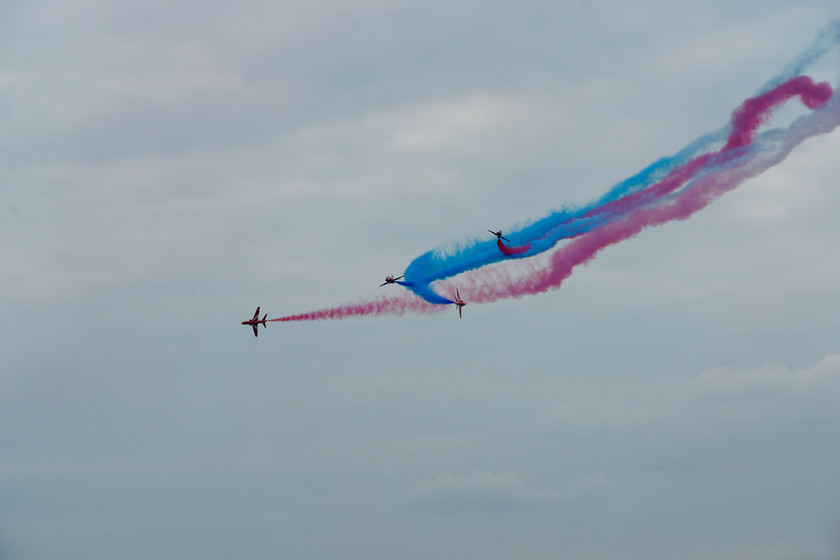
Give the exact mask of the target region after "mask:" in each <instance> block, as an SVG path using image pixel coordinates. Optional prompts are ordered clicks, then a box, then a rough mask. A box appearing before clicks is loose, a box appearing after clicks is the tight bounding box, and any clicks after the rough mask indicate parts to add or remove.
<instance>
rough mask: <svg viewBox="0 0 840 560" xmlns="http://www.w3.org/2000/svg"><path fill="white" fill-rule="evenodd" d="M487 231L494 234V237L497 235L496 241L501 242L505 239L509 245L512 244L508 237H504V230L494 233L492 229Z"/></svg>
mask: <svg viewBox="0 0 840 560" xmlns="http://www.w3.org/2000/svg"><path fill="white" fill-rule="evenodd" d="M487 231H489V232H490V233H492V234H493V235H495V236H496V239H499V240H502V239H504V240H505V241H507V242H508V243H510V239H508V238H507V237H505V236H504V235H502V230H499V231H493V230H492V229H488V230H487Z"/></svg>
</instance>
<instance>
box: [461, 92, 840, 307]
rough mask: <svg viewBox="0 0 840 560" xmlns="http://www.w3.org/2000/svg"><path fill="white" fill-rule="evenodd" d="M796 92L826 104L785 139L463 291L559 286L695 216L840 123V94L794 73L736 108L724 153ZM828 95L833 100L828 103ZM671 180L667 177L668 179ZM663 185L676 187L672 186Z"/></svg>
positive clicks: (479, 295)
mask: <svg viewBox="0 0 840 560" xmlns="http://www.w3.org/2000/svg"><path fill="white" fill-rule="evenodd" d="M794 81H795V85H793V86H792V85H791V82H794ZM793 96H800V97H801V98H803V102H805V103H806V104H808V105H809V106H810V105H811V104H813V105H814V106H816V107H819V106H820V105H823V107H822V108H821V109H820V110H819V111H817V112H814V113H812V114H810V115H808V117H805V118H802V119H800V120H798V121H797V122H795V123H794V124H793V125H791V127H790V129H789V130H788V131H787V132H786V134H785V136H784V138H783V140H782V142H781V143H779V144H778V145H777V146H775V147H774V146H763V145H762V146H758V147H757V149H756V150H755V152H754V153H753V154H750V155H749V157H746V158H745V159H744V161H742V162H741V163H740V164H731V163H730V165H725V164H724V165H723V166H722V167H719V168H716V169H712V170H707V171H706V172H705V174H702V175H700V176H698V177H696V178H694V179H693V180H692V181H691V183H690V185H689V186H688V187H686V188H685V189H683V191H681V192H679V193H677V194H676V195H674V196H673V197H671V198H668V199H664V200H661V201H657V202H654V203H653V204H649V205H646V206H642V207H639V208H637V209H635V210H633V211H632V212H631V213H629V214H628V215H627V216H626V217H624V218H622V219H618V220H615V221H612V222H609V223H607V224H605V225H603V226H601V227H599V228H595V229H593V230H590V231H589V232H587V233H584V234H581V235H579V236H578V237H576V238H575V239H572V240H571V241H569V242H568V244H566V245H565V246H564V247H562V248H561V249H559V250H557V251H556V252H555V253H553V254H552V255H551V259H550V261H549V263H548V265H547V266H544V267H542V268H538V269H531V270H530V271H529V273H528V274H527V275H525V276H522V275H520V274H516V275H514V274H512V273H511V271H508V270H500V269H493V270H488V271H475V272H472V273H468V274H466V275H464V276H465V278H464V282H462V283H460V284H461V286H462V292H463V294H464V295H465V297H469V300H470V301H473V302H476V303H488V302H492V301H497V300H499V299H504V298H509V297H514V298H517V297H522V296H524V295H532V294H537V293H540V292H544V291H546V290H549V289H557V288H559V287H560V285H561V284H562V283H563V281H565V280H566V278H568V277H569V276H570V275H571V274H572V271H573V269H574V268H575V267H576V266H578V265H581V264H586V263H587V262H589V261H590V260H592V259H593V258H594V257H595V256H596V255H597V254H598V252H600V251H601V250H603V249H604V248H606V247H608V246H610V245H614V244H616V243H618V242H620V241H624V240H626V239H629V238H631V237H634V236H635V235H637V234H638V233H639V232H641V231H642V230H643V229H645V228H647V227H651V226H656V225H660V224H663V223H665V222H669V221H672V220H684V219H686V218H688V217H690V216H691V215H693V214H694V213H696V212H698V211H699V210H702V209H703V208H705V207H706V206H708V205H709V204H710V203H711V202H712V201H713V200H714V199H716V198H717V197H719V196H720V195H722V194H724V193H726V192H728V191H730V190H732V189H734V188H736V187H737V186H738V185H740V184H741V183H742V182H744V181H745V180H747V179H749V178H751V177H755V176H756V175H758V174H760V173H762V172H763V171H765V170H766V169H768V168H770V167H772V166H774V165H776V164H777V163H779V162H780V161H782V160H783V159H784V158H785V157H786V156H787V155H788V154H789V153H790V151H791V150H792V149H793V148H795V147H796V146H798V145H799V144H800V143H801V142H802V141H804V140H805V139H806V138H809V137H811V136H813V135H815V134H822V133H827V132H830V131H831V130H833V129H834V128H836V127H837V126H838V125H840V99H838V98H837V97H836V96H835V97H833V98H832V96H831V88H830V87H829V86H828V84H825V83H821V84H813V82H812V81H811V80H810V79H806V80H801V79H799V78H794V79H793V80H790V81H788V82H784V83H782V84H780V85H779V86H778V87H777V88H776V89H774V90H771V91H770V92H767V94H763V95H761V96H757V97H755V98H752V99H748V100H747V101H745V102H744V103H743V104H742V106H741V107H740V108H739V109H738V110H736V111H735V112H733V117H732V120H733V130H732V134H731V135H730V138H729V141H727V143H726V145H725V146H724V147H723V148H722V150H721V152H720V153H725V152H728V151H730V150H732V149H733V147H737V146H740V142H741V141H742V140H743V139H744V138H752V137H753V136H754V135H755V132H756V129H757V128H758V126H759V125H760V124H761V123H762V122H763V119H764V118H766V116H767V112H768V111H769V110H770V109H771V108H772V107H773V106H775V105H778V104H779V103H781V102H782V101H784V100H785V99H788V98H790V97H793ZM805 99H807V101H805ZM829 100H830V101H831V103H828V101H829ZM733 139H734V140H733ZM710 157H711V155H705V156H700V157H698V158H696V159H695V160H692V161H690V162H688V163H687V164H686V166H685V168H686V169H690V170H691V173H689V175H688V176H687V177H685V179H686V180H687V179H689V178H691V177H692V176H693V175H694V174H695V173H697V172H698V171H699V170H700V168H701V167H702V166H701V165H698V162H699V161H702V162H703V163H704V164H705V163H706V162H708V161H709V158H710ZM680 175H682V173H680ZM671 179H673V178H671ZM669 180H670V179H669V178H666V179H664V180H663V183H665V182H668V181H669ZM682 182H684V181H681V183H682ZM651 188H652V189H657V188H660V189H661V188H662V187H661V185H658V184H657V185H653V186H652V187H651ZM662 190H663V191H664V192H671V191H672V190H673V189H671V188H667V189H662ZM514 272H515V271H514ZM467 294H468V295H467Z"/></svg>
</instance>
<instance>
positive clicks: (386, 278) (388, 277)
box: [379, 276, 402, 288]
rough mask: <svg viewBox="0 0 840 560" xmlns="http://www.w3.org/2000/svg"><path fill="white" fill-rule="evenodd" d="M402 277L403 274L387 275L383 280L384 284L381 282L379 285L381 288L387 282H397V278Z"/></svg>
mask: <svg viewBox="0 0 840 560" xmlns="http://www.w3.org/2000/svg"><path fill="white" fill-rule="evenodd" d="M400 278H402V276H397V277H396V278H394V277H393V276H386V277H385V282H383V283H382V284H379V287H380V288H381V287H382V286H384V285H385V284H396V283H397V280H399V279H400Z"/></svg>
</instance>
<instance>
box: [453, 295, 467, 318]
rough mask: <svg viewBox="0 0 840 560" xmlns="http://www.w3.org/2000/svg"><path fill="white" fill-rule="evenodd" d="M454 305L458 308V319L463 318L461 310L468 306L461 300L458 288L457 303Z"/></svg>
mask: <svg viewBox="0 0 840 560" xmlns="http://www.w3.org/2000/svg"><path fill="white" fill-rule="evenodd" d="M452 303H454V304H455V305H457V306H458V317H461V318H463V315H462V314H461V310H462V309H463V308H464V306H465V305H467V302H466V301H464V300H462V299H461V293H460V292H459V291H458V289H457V288H456V289H455V301H453V302H452Z"/></svg>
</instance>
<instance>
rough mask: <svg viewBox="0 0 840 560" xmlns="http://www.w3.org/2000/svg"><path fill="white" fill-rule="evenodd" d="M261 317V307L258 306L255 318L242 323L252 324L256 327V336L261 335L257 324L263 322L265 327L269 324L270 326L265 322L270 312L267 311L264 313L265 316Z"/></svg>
mask: <svg viewBox="0 0 840 560" xmlns="http://www.w3.org/2000/svg"><path fill="white" fill-rule="evenodd" d="M259 317H260V308H259V307H257V310H256V311H254V318H253V319H251V320H250V321H242V324H243V325H251V326H252V327H253V328H254V336H259V334H258V332H257V326H258V325H259V324H260V323H262V326H263V327H267V326H268V325H266V324H265V318H266V317H268V313H266V314H265V315H263V318H262V319H260V318H259Z"/></svg>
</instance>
